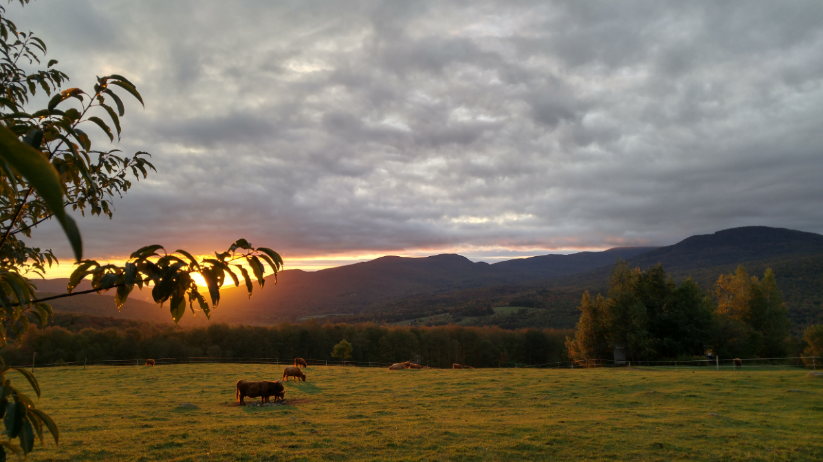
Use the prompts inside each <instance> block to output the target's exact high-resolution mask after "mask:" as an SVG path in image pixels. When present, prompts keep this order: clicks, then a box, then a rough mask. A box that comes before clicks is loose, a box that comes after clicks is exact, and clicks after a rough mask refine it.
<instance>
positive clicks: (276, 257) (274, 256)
mask: <svg viewBox="0 0 823 462" xmlns="http://www.w3.org/2000/svg"><path fill="white" fill-rule="evenodd" d="M255 250H257V251H258V252H263V253H264V254H266V255H268V256H269V258H271V259H272V260H273V261H274V263H275V264H276V265H277V267H275V268H272V270H274V272H275V273H276V272H278V271H281V270H282V269H283V258H281V257H280V254H279V253H277V252H275V251H274V250H272V249H269V248H267V247H258V248H257V249H255Z"/></svg>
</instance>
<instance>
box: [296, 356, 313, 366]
mask: <svg viewBox="0 0 823 462" xmlns="http://www.w3.org/2000/svg"><path fill="white" fill-rule="evenodd" d="M294 367H309V365H308V364H306V360H305V359H303V358H294Z"/></svg>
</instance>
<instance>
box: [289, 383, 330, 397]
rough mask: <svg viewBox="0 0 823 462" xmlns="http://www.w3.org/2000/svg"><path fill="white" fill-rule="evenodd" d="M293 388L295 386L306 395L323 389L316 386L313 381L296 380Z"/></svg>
mask: <svg viewBox="0 0 823 462" xmlns="http://www.w3.org/2000/svg"><path fill="white" fill-rule="evenodd" d="M292 386H293V387H294V388H297V389H298V390H300V391H301V392H302V393H305V394H307V395H316V394H318V393H323V389H321V388H320V387H318V386H317V385H315V384H313V383H306V382H297V383H296V384H294V385H292Z"/></svg>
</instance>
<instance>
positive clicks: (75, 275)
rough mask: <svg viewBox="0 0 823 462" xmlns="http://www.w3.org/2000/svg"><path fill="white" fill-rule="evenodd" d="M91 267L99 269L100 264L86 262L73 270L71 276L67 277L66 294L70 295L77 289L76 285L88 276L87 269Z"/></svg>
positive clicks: (90, 261)
mask: <svg viewBox="0 0 823 462" xmlns="http://www.w3.org/2000/svg"><path fill="white" fill-rule="evenodd" d="M92 266H94V267H99V266H100V264H99V263H97V262H96V261H92V260H87V261H85V262H83V263H81V264H80V265H78V266H77V268H75V269H74V271H72V272H71V276H69V283H68V285H67V286H66V290H67V291H68V293H71V292H72V291H73V290H74V288H75V287H77V285H78V284H80V281H82V280H83V278H85V277H86V276H88V269H89V268H91V267H92Z"/></svg>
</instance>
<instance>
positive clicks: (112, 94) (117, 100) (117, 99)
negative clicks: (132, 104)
mask: <svg viewBox="0 0 823 462" xmlns="http://www.w3.org/2000/svg"><path fill="white" fill-rule="evenodd" d="M103 93H105V94H107V95H109V96H110V97H111V99H113V100H114V104H116V105H117V113H118V114H120V117H123V116H124V115H126V108H125V107H124V106H123V101H122V100H121V99H120V97H119V96H117V93H115V92H113V91H111V90H109V89H108V88H106V89H105V90H103Z"/></svg>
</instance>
